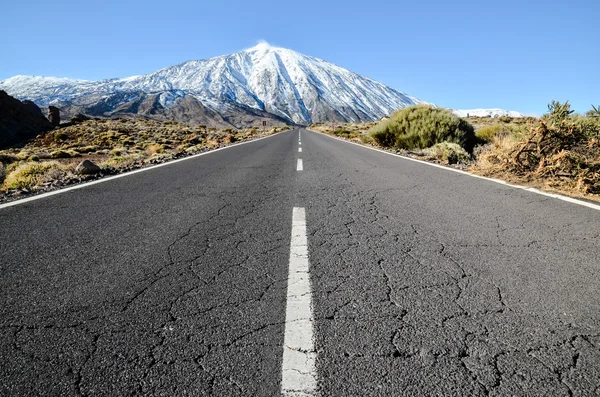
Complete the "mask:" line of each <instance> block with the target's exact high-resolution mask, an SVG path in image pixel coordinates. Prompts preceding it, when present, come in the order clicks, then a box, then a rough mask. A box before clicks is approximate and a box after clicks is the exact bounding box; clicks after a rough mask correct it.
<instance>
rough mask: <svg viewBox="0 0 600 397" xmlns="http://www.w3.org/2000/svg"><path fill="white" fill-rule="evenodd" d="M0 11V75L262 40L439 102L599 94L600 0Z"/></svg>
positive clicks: (118, 74)
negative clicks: (599, 43)
mask: <svg viewBox="0 0 600 397" xmlns="http://www.w3.org/2000/svg"><path fill="white" fill-rule="evenodd" d="M0 11H1V12H0V34H2V35H3V37H11V40H3V41H2V42H0V52H1V53H3V54H5V55H6V56H5V57H4V59H3V62H2V63H1V64H0V80H5V79H7V78H10V77H14V76H16V75H33V76H48V77H63V78H73V79H83V80H91V81H97V80H104V79H112V78H124V77H129V76H137V75H145V74H148V73H152V72H154V71H156V70H159V69H162V68H165V67H169V66H173V65H176V64H179V63H182V62H186V61H189V60H201V59H209V58H213V57H215V56H221V55H226V54H231V53H235V52H239V51H241V50H243V49H247V48H248V47H252V46H254V45H256V44H257V43H259V42H261V41H262V40H266V41H267V42H269V43H270V44H271V45H273V46H277V47H283V48H288V49H291V50H294V51H297V52H299V53H302V54H306V55H310V56H313V57H315V58H320V59H324V60H326V61H328V62H331V63H333V64H336V65H339V66H341V67H343V68H345V69H348V70H351V71H353V72H355V73H358V74H360V75H363V76H366V77H369V78H371V79H373V80H376V81H378V82H381V83H382V84H385V85H387V86H389V87H392V88H394V89H397V90H399V91H401V92H404V93H406V94H408V95H410V96H413V97H416V98H419V99H421V100H423V101H426V102H430V103H433V104H436V105H438V106H442V107H450V108H454V109H475V108H483V109H490V108H499V109H505V110H514V111H518V112H521V113H523V114H526V115H541V114H543V113H545V112H546V110H547V104H548V103H550V102H551V101H552V100H558V101H561V102H564V101H567V100H568V101H569V103H571V104H572V107H573V109H574V110H575V111H577V112H579V113H584V112H586V111H587V110H589V109H591V105H595V106H598V105H599V104H600V79H598V78H597V77H596V75H597V70H598V66H599V65H600V48H599V46H597V44H596V43H595V38H596V37H598V34H599V33H600V26H598V24H597V22H596V17H597V15H600V2H597V1H593V0H574V1H573V2H571V3H569V4H563V3H561V4H548V3H547V2H543V1H541V0H532V1H529V2H522V1H517V0H506V1H505V2H503V3H502V4H481V3H480V2H477V1H475V0H457V1H455V2H452V3H448V2H445V1H442V0H432V1H431V2H428V3H427V4H418V3H414V2H389V1H384V0H374V1H372V2H370V3H369V7H365V6H357V5H354V4H351V3H350V4H349V3H347V2H341V1H330V2H326V3H324V2H321V1H316V0H307V1H306V2H304V3H303V4H302V7H298V6H295V5H293V4H280V3H279V2H276V1H274V0H267V1H261V2H259V3H252V4H248V3H247V2H243V1H240V0H232V2H228V3H227V4H220V3H204V2H200V3H198V2H194V1H191V0H173V1H171V2H169V4H168V6H165V5H164V3H162V2H158V1H156V0H148V1H145V2H141V1H137V0H134V1H130V2H120V1H117V0H107V1H106V2H105V3H103V5H102V8H101V9H98V7H96V6H95V5H93V4H85V3H84V4H81V3H80V2H76V1H74V0H64V1H63V2H61V4H60V5H57V4H54V3H47V2H43V1H40V0H32V2H28V3H22V2H11V3H7V4H3V5H2V6H1V7H0ZM557 26H560V33H557V29H556V27H557ZM15 32H18V35H15V34H14V33H15ZM40 38H42V39H41V40H40Z"/></svg>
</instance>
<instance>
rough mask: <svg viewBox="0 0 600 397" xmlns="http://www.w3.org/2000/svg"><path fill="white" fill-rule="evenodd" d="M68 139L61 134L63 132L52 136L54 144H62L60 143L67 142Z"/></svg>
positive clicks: (64, 134) (64, 133) (65, 135)
mask: <svg viewBox="0 0 600 397" xmlns="http://www.w3.org/2000/svg"><path fill="white" fill-rule="evenodd" d="M68 138H69V136H68V135H67V133H66V132H63V131H59V132H57V133H56V134H54V140H55V141H56V142H62V141H65V140H67V139H68Z"/></svg>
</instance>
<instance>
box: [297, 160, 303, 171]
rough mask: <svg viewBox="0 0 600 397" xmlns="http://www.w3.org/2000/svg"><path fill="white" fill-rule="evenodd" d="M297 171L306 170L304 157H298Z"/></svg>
mask: <svg viewBox="0 0 600 397" xmlns="http://www.w3.org/2000/svg"><path fill="white" fill-rule="evenodd" d="M296 171H304V167H303V165H302V159H298V165H297V166H296Z"/></svg>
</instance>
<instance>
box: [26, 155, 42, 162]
mask: <svg viewBox="0 0 600 397" xmlns="http://www.w3.org/2000/svg"><path fill="white" fill-rule="evenodd" d="M27 161H40V156H36V155H35V154H34V155H32V156H29V158H28V159H27Z"/></svg>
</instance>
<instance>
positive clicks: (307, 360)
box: [281, 207, 317, 397]
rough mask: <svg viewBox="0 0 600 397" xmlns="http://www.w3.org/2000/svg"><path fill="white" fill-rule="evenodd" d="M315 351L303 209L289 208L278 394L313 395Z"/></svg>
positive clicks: (314, 390)
mask: <svg viewBox="0 0 600 397" xmlns="http://www.w3.org/2000/svg"><path fill="white" fill-rule="evenodd" d="M316 358H317V352H316V351H315V349H314V346H313V315H312V298H311V288H310V273H309V261H308V238H307V236H306V211H305V210H304V208H299V207H294V209H293V211H292V239H291V242H290V261H289V275H288V287H287V306H286V311H285V334H284V339H283V361H282V365H281V395H282V396H284V397H292V396H294V397H308V396H315V395H316V392H317V372H316V365H315V361H316Z"/></svg>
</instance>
